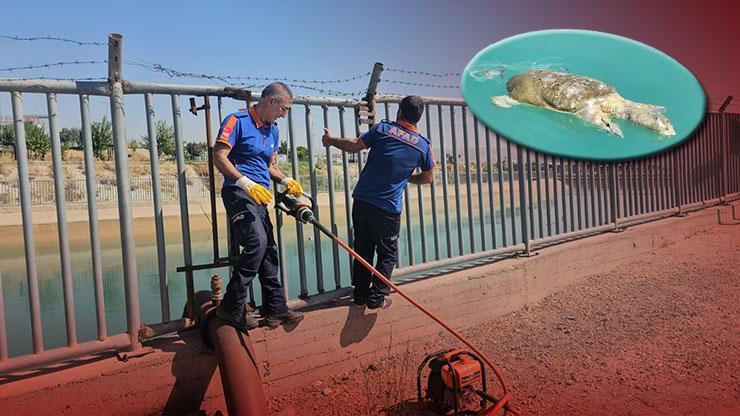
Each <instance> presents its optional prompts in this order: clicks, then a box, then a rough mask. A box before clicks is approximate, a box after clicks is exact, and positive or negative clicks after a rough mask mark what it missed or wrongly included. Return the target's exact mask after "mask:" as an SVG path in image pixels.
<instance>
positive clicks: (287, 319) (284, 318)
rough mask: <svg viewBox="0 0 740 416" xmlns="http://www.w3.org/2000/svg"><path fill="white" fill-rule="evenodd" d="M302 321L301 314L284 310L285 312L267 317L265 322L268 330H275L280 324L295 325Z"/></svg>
mask: <svg viewBox="0 0 740 416" xmlns="http://www.w3.org/2000/svg"><path fill="white" fill-rule="evenodd" d="M301 320H303V312H296V311H294V310H292V309H286V310H285V312H282V313H278V314H274V315H267V316H266V317H265V321H266V322H267V326H269V327H270V329H275V328H277V327H278V326H280V324H297V323H298V322H301Z"/></svg>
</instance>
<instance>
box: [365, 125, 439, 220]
mask: <svg viewBox="0 0 740 416" xmlns="http://www.w3.org/2000/svg"><path fill="white" fill-rule="evenodd" d="M360 139H361V140H362V141H363V143H365V146H367V147H368V148H369V149H370V153H369V154H368V157H367V163H366V164H365V167H364V168H363V169H362V173H360V179H359V181H358V182H357V186H356V187H355V190H354V192H353V193H352V197H353V198H355V199H358V200H361V201H363V202H367V203H368V204H371V205H374V206H376V207H378V208H380V209H383V210H385V211H389V212H393V213H400V212H401V207H402V204H401V200H402V197H403V189H404V187H405V186H406V184H407V183H408V180H409V176H411V174H412V173H413V172H414V170H415V169H416V168H421V169H422V170H425V171H427V170H431V169H432V168H433V167H434V158H433V156H432V149H431V146H430V145H429V140H428V139H427V138H425V137H424V136H422V135H421V134H419V132H418V130H417V129H416V126H414V125H413V124H410V123H406V122H404V121H402V120H398V121H396V122H389V121H387V120H383V121H381V122H380V123H378V124H376V125H375V126H373V127H372V128H371V129H370V130H369V131H368V132H367V133H365V134H363V135H362V136H361V137H360Z"/></svg>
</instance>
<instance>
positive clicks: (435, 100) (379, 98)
mask: <svg viewBox="0 0 740 416" xmlns="http://www.w3.org/2000/svg"><path fill="white" fill-rule="evenodd" d="M402 99H403V96H402V95H395V94H376V95H375V102H376V103H400V102H401V100H402ZM424 103H425V104H430V105H467V104H466V103H465V100H463V99H462V98H450V97H424Z"/></svg>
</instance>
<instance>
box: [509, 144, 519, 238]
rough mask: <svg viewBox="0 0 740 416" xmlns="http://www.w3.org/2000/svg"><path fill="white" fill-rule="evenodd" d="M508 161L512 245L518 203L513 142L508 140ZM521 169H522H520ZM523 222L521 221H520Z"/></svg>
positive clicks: (514, 236) (514, 235)
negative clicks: (515, 189)
mask: <svg viewBox="0 0 740 416" xmlns="http://www.w3.org/2000/svg"><path fill="white" fill-rule="evenodd" d="M506 159H507V160H508V162H509V163H508V165H509V166H508V168H509V210H510V211H511V243H512V244H516V214H515V209H516V203H515V202H514V168H513V164H514V162H513V161H512V160H511V142H510V141H509V140H508V139H507V140H506ZM518 169H521V167H518ZM520 221H521V219H520Z"/></svg>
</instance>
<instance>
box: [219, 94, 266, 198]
mask: <svg viewBox="0 0 740 416" xmlns="http://www.w3.org/2000/svg"><path fill="white" fill-rule="evenodd" d="M217 137H218V138H217V139H216V141H217V142H221V143H224V144H226V145H227V146H229V148H231V152H230V153H229V160H230V161H231V163H233V164H234V166H236V169H237V170H238V171H239V173H241V174H242V175H245V176H246V177H248V178H249V179H251V180H253V181H254V182H256V183H258V184H260V185H262V186H264V187H265V188H268V189H269V188H270V173H269V171H268V166H269V165H270V160H272V155H273V154H274V153H275V152H277V151H278V147H279V146H280V140H279V132H278V126H277V123H272V124H264V123H263V122H262V121H261V120H260V119H259V116H258V115H257V113H256V112H255V111H254V107H250V108H249V111H240V112H237V113H232V114H229V115H228V116H226V118H225V119H224V121H223V123H221V128H220V129H219V131H218V136H217ZM224 186H235V184H234V181H232V180H230V179H229V178H224Z"/></svg>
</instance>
